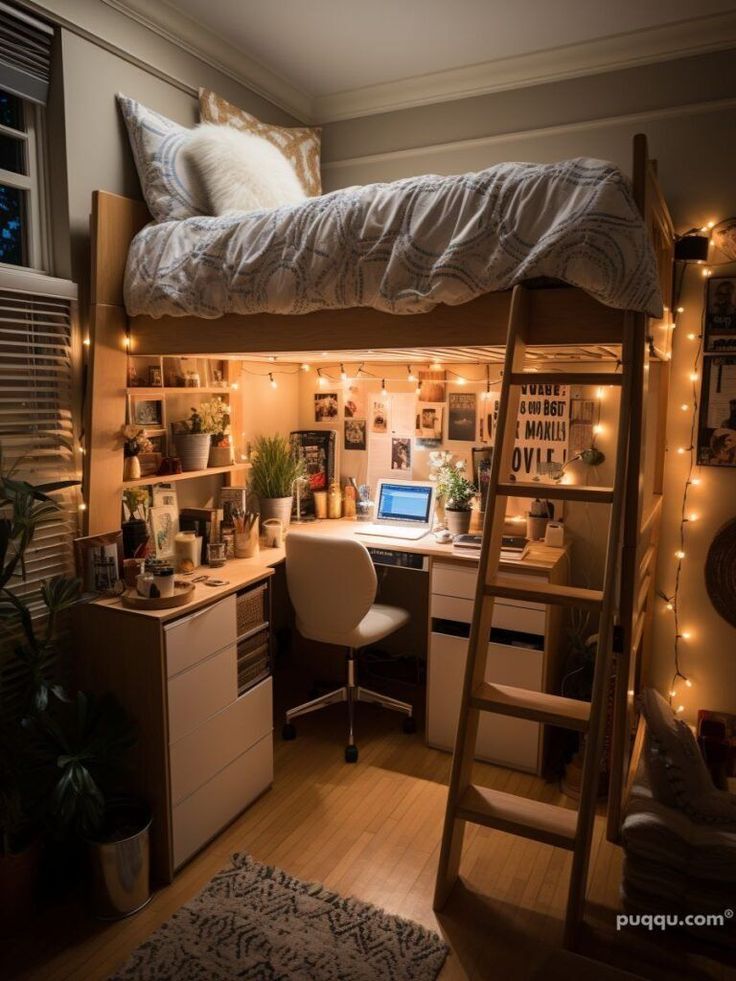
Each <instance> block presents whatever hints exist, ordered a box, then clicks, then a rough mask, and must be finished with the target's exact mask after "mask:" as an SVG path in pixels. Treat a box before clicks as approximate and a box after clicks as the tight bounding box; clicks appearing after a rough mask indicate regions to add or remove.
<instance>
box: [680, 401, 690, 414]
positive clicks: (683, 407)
mask: <svg viewBox="0 0 736 981" xmlns="http://www.w3.org/2000/svg"><path fill="white" fill-rule="evenodd" d="M680 408H681V409H682V411H683V412H687V410H688V409H689V408H690V406H689V405H688V404H687V402H683V403H682V405H681V406H680Z"/></svg>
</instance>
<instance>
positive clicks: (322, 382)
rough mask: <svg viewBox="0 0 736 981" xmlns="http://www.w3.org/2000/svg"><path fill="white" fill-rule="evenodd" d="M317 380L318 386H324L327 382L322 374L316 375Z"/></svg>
mask: <svg viewBox="0 0 736 981" xmlns="http://www.w3.org/2000/svg"><path fill="white" fill-rule="evenodd" d="M317 381H318V382H319V386H320V388H324V387H325V385H326V384H327V381H326V379H325V378H324V376H322V375H319V376H318V378H317Z"/></svg>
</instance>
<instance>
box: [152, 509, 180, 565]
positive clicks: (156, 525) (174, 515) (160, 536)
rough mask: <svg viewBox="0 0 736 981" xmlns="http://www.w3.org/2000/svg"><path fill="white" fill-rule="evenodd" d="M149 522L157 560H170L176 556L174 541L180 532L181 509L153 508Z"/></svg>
mask: <svg viewBox="0 0 736 981" xmlns="http://www.w3.org/2000/svg"><path fill="white" fill-rule="evenodd" d="M149 521H150V524H151V537H152V538H153V545H154V549H155V551H156V558H157V559H170V558H171V557H172V556H173V554H174V539H175V538H176V536H177V534H178V532H179V509H178V508H177V507H175V506H172V505H161V506H159V507H152V508H151V510H150V511H149Z"/></svg>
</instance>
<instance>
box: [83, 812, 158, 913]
mask: <svg viewBox="0 0 736 981" xmlns="http://www.w3.org/2000/svg"><path fill="white" fill-rule="evenodd" d="M151 820H152V818H151V812H150V809H149V808H148V807H147V806H146V805H145V804H143V803H141V802H140V801H135V800H117V801H114V802H111V803H110V805H109V806H108V808H107V812H106V815H105V826H104V829H103V832H102V833H101V834H100V836H99V840H96V841H92V840H90V841H89V843H88V844H89V853H90V865H91V878H92V882H91V899H92V913H93V915H94V916H95V917H96V918H97V919H100V920H121V919H123V918H124V917H126V916H130V915H131V914H133V913H137V912H138V910H139V909H142V908H143V907H144V906H145V905H146V904H147V903H148V902H149V901H150V899H151V887H150V829H151Z"/></svg>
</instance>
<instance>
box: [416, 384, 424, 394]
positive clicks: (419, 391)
mask: <svg viewBox="0 0 736 981" xmlns="http://www.w3.org/2000/svg"><path fill="white" fill-rule="evenodd" d="M414 394H415V395H421V394H422V388H421V386H420V385H417V387H416V388H415V389H414Z"/></svg>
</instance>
